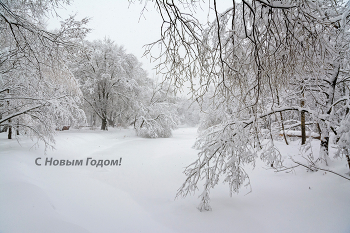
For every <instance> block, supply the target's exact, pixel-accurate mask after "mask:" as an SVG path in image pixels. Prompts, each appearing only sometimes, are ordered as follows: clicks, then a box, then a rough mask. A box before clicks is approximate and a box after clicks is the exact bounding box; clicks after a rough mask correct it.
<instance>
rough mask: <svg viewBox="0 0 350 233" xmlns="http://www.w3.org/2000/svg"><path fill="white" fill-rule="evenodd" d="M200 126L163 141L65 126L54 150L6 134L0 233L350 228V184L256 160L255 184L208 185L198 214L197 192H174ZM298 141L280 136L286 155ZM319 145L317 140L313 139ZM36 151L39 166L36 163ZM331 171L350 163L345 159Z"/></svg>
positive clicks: (0, 149)
mask: <svg viewBox="0 0 350 233" xmlns="http://www.w3.org/2000/svg"><path fill="white" fill-rule="evenodd" d="M195 138H196V129H195V128H180V129H177V130H175V131H174V136H173V137H171V138H165V139H146V138H139V137H136V136H135V133H134V131H132V130H128V129H123V130H120V129H112V130H110V131H108V132H101V131H98V130H96V131H90V130H70V131H64V132H59V133H58V135H57V137H56V140H57V142H56V146H55V147H56V150H54V151H52V150H49V151H48V152H47V155H44V153H43V147H39V148H38V149H29V148H30V146H31V145H32V143H33V142H31V141H30V140H29V139H22V140H20V141H19V143H18V142H17V141H16V140H7V139H6V134H4V133H2V134H0V232H1V233H27V232H29V233H32V232H33V233H54V232H60V233H62V232H63V233H67V232H69V233H80V232H81V233H83V232H84V233H85V232H91V233H93V232H95V233H110V232H152V233H155V232H161V233H162V232H164V233H166V232H200V233H205V232H252V233H253V232H254V233H264V232H268V233H273V232H276V233H277V232H291V233H294V232H298V233H302V232H315V233H335V232H337V233H349V232H350V182H349V181H347V180H345V179H343V178H341V177H338V176H335V175H333V174H329V173H325V172H321V171H320V172H317V173H310V172H306V171H305V170H304V169H301V168H300V169H299V168H297V169H296V170H295V172H292V173H285V172H280V173H274V172H273V171H271V170H266V169H265V168H264V166H263V164H261V163H259V162H258V163H257V165H256V167H255V169H254V170H252V168H250V167H249V168H247V170H248V173H249V174H250V179H251V185H252V192H251V193H249V194H248V195H246V194H247V193H248V192H249V189H242V190H241V192H240V193H239V194H238V195H234V196H233V197H229V193H228V187H227V186H226V185H219V186H218V187H217V188H215V189H214V190H213V191H212V192H211V207H212V208H213V211H209V212H199V211H198V210H197V209H196V207H197V205H198V204H199V200H198V198H197V196H198V195H199V192H198V193H196V194H195V195H194V196H189V197H187V198H185V199H182V198H180V199H176V200H175V199H174V198H175V194H176V191H177V189H178V188H179V187H180V185H181V184H182V182H183V181H184V179H185V175H184V174H183V173H182V171H183V168H184V167H185V166H186V165H188V164H190V163H191V162H193V161H194V160H195V158H196V157H197V151H196V150H194V149H192V145H193V144H194V141H195ZM297 143H298V142H297V141H295V142H293V143H292V145H291V146H286V145H283V143H282V142H281V143H280V146H279V148H280V150H281V152H282V153H283V154H284V155H286V156H287V155H294V154H297V153H298V149H297V146H296V145H297ZM315 148H317V147H315ZM45 156H46V157H48V158H53V160H56V159H58V160H61V159H64V160H67V159H68V160H72V159H74V160H81V159H82V160H83V161H84V164H83V165H82V166H44V161H45ZM38 157H40V158H41V160H38V161H39V162H41V164H42V166H37V165H36V164H35V159H36V158H38ZM88 157H91V158H92V159H95V160H100V159H102V160H112V159H113V160H120V158H122V160H121V164H120V166H105V167H96V166H95V167H94V166H86V165H85V161H86V158H88ZM332 169H335V170H336V171H338V172H340V173H345V172H346V171H347V167H346V163H345V161H344V160H343V161H337V160H333V161H332Z"/></svg>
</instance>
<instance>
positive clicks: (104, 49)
mask: <svg viewBox="0 0 350 233" xmlns="http://www.w3.org/2000/svg"><path fill="white" fill-rule="evenodd" d="M76 57H77V59H76V61H74V62H72V65H71V67H72V70H73V72H74V74H75V76H76V77H77V78H78V79H79V81H80V84H81V88H82V90H83V92H84V99H85V101H86V102H87V104H88V108H87V110H89V109H90V112H92V113H93V114H96V115H97V116H98V117H99V118H100V120H101V129H102V130H107V126H108V123H109V124H110V125H115V124H119V123H123V122H124V121H126V122H128V123H129V122H130V120H132V117H133V114H130V111H132V110H134V106H133V105H134V99H135V96H136V95H137V94H138V93H139V92H140V91H141V87H142V85H143V84H142V83H143V82H145V80H146V79H147V73H146V72H145V71H144V70H143V69H142V68H141V63H140V62H139V61H138V60H137V58H136V57H135V56H134V55H132V54H127V53H126V52H125V50H124V48H123V47H121V46H117V45H115V44H114V42H113V41H112V40H110V39H105V40H103V41H94V42H85V46H84V48H83V49H82V50H81V51H80V52H79V54H78V55H77V56H76ZM146 82H147V81H146Z"/></svg>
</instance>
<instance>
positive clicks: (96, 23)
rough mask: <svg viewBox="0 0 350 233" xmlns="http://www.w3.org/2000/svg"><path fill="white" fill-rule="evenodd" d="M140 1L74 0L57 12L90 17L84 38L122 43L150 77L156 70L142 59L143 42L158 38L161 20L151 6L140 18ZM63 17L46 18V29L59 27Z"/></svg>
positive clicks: (63, 14)
mask: <svg viewBox="0 0 350 233" xmlns="http://www.w3.org/2000/svg"><path fill="white" fill-rule="evenodd" d="M143 6H144V5H143V4H140V3H134V4H129V3H128V1H127V0H123V1H119V0H118V1H116V0H99V1H96V0H74V2H72V3H71V5H69V6H65V9H61V10H58V11H57V12H58V13H59V15H60V16H61V17H62V18H67V17H68V16H69V15H74V14H77V17H76V18H77V19H82V18H84V17H90V18H91V21H90V23H89V24H88V27H89V28H91V29H92V31H91V33H90V34H89V35H88V37H87V39H88V40H90V41H92V40H98V39H100V40H103V39H104V38H105V37H109V38H110V39H112V40H113V41H115V43H116V44H117V45H123V46H124V48H125V49H126V51H127V53H132V54H134V55H135V56H137V58H138V59H139V60H140V61H141V62H142V64H143V68H144V69H145V70H147V71H148V73H149V77H150V78H152V77H153V76H154V75H155V72H154V71H152V68H153V67H154V63H153V64H151V63H150V62H149V59H147V58H145V57H144V58H142V55H143V52H144V49H143V48H142V46H143V45H145V44H147V43H151V42H153V41H156V40H157V39H159V38H160V25H161V20H160V17H159V15H158V14H157V13H156V11H155V9H154V7H153V5H151V4H150V5H149V6H148V8H147V9H148V11H146V12H144V13H145V14H144V15H145V17H146V18H140V15H141V11H142V9H143ZM60 20H62V19H52V20H49V21H48V27H49V29H54V28H57V27H59V21H60Z"/></svg>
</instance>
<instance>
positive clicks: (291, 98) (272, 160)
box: [146, 0, 350, 210]
mask: <svg viewBox="0 0 350 233" xmlns="http://www.w3.org/2000/svg"><path fill="white" fill-rule="evenodd" d="M149 2H153V3H154V5H155V7H156V8H157V10H158V12H159V14H160V16H161V17H162V19H163V24H162V28H161V39H159V40H158V41H156V42H154V43H151V44H149V45H148V47H147V48H146V49H147V50H146V53H148V54H150V55H152V51H153V50H152V49H153V47H154V46H155V45H157V47H160V49H161V52H160V54H161V56H160V58H159V61H160V65H159V67H158V70H159V72H161V73H164V75H165V77H166V79H167V80H170V81H171V82H172V83H173V85H174V86H175V87H178V86H181V85H183V83H184V82H186V81H188V82H190V83H191V88H192V89H191V92H192V96H193V98H194V99H196V100H198V101H200V100H201V99H202V97H203V95H205V94H206V93H208V91H209V90H210V87H214V95H213V96H212V99H213V100H214V101H213V103H214V104H213V109H214V110H215V111H218V112H220V114H222V115H223V116H224V117H223V118H222V119H220V120H219V121H218V122H216V124H214V125H213V126H211V127H209V128H207V129H206V130H204V131H203V132H202V133H201V134H200V137H199V139H198V141H197V143H196V147H197V148H198V149H200V152H199V157H198V159H197V160H196V161H195V162H194V163H192V164H191V165H190V166H189V167H187V168H186V170H185V174H186V175H187V179H186V181H185V182H184V184H183V185H182V186H181V188H180V189H179V192H178V195H183V196H185V195H187V194H188V193H191V192H193V191H194V190H196V189H197V185H198V181H199V180H201V179H204V191H203V193H202V194H201V204H200V206H199V209H200V210H209V209H210V206H209V190H210V189H211V188H213V187H215V185H216V184H217V183H218V181H219V177H220V176H224V178H223V179H224V181H225V182H227V183H229V186H230V190H231V192H238V190H239V188H240V187H241V186H242V185H243V184H244V183H245V182H249V177H248V174H247V173H246V172H245V171H244V169H243V167H244V165H245V164H249V163H253V162H254V161H255V160H256V158H257V151H258V150H260V149H263V151H262V153H261V158H262V159H263V160H264V161H266V163H267V164H268V165H271V166H273V167H275V168H277V169H278V168H279V167H281V166H282V163H281V161H280V155H279V153H278V152H277V151H276V150H275V149H274V148H275V147H274V144H273V137H272V134H271V128H270V126H271V125H272V124H265V122H271V121H275V120H277V119H278V120H279V121H286V120H288V118H285V117H282V113H283V114H285V115H288V116H290V117H293V116H297V118H295V117H293V119H294V120H297V121H298V122H299V124H298V127H300V126H301V122H300V120H299V119H300V116H302V117H303V116H305V117H306V118H307V119H309V120H310V124H312V125H315V126H316V125H317V126H319V127H318V128H319V129H320V133H321V145H320V146H321V150H320V151H321V153H320V155H319V158H318V161H325V162H326V164H327V160H328V159H329V158H328V144H329V133H330V131H331V130H332V131H334V132H335V133H337V131H338V128H339V125H340V119H342V117H344V116H347V114H348V113H346V112H347V111H346V108H347V107H346V106H347V104H348V103H349V102H348V101H349V98H348V96H344V95H340V92H339V91H340V88H341V87H342V86H343V85H345V86H346V87H347V88H348V85H349V80H348V77H349V76H348V71H349V69H348V68H347V67H348V62H347V61H348V60H347V59H348V55H349V34H348V31H349V30H348V29H349V11H350V10H349V7H350V6H349V4H348V3H346V2H344V1H332V0H325V1H313V0H297V1H291V0H283V1H273V0H271V1H269V0H253V1H245V0H242V1H232V5H231V6H230V7H229V8H228V9H226V10H224V11H222V12H219V10H218V9H219V6H218V2H217V1H215V0H214V1H210V2H209V3H207V6H208V9H210V10H209V13H208V18H210V17H212V19H213V20H212V21H211V22H204V23H202V22H201V21H200V20H199V18H196V16H195V12H196V11H197V10H198V8H199V6H200V2H199V1H181V2H178V3H175V2H174V1H160V0H155V1H148V3H149ZM156 51H157V50H156ZM158 57H159V56H154V58H155V59H158ZM301 84H302V85H301ZM300 103H302V104H300ZM301 105H302V106H301ZM293 112H295V113H296V114H294V113H293ZM278 114H280V116H281V117H280V118H278V117H277V115H278ZM344 114H345V115H344ZM303 121H304V120H303V119H302V122H303ZM282 123H283V122H282ZM302 124H303V125H302V127H304V123H302ZM267 125H269V128H268V130H266V129H267V128H264V126H267ZM265 138H270V140H269V142H268V143H267V144H263V140H262V139H265ZM311 159H312V158H311ZM314 162H315V161H311V164H310V166H311V165H314V164H315V163H314Z"/></svg>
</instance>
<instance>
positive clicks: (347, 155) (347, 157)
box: [346, 151, 350, 169]
mask: <svg viewBox="0 0 350 233" xmlns="http://www.w3.org/2000/svg"><path fill="white" fill-rule="evenodd" d="M347 152H348V151H347ZM346 159H347V160H348V166H349V169H350V157H349V153H347V154H346Z"/></svg>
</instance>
